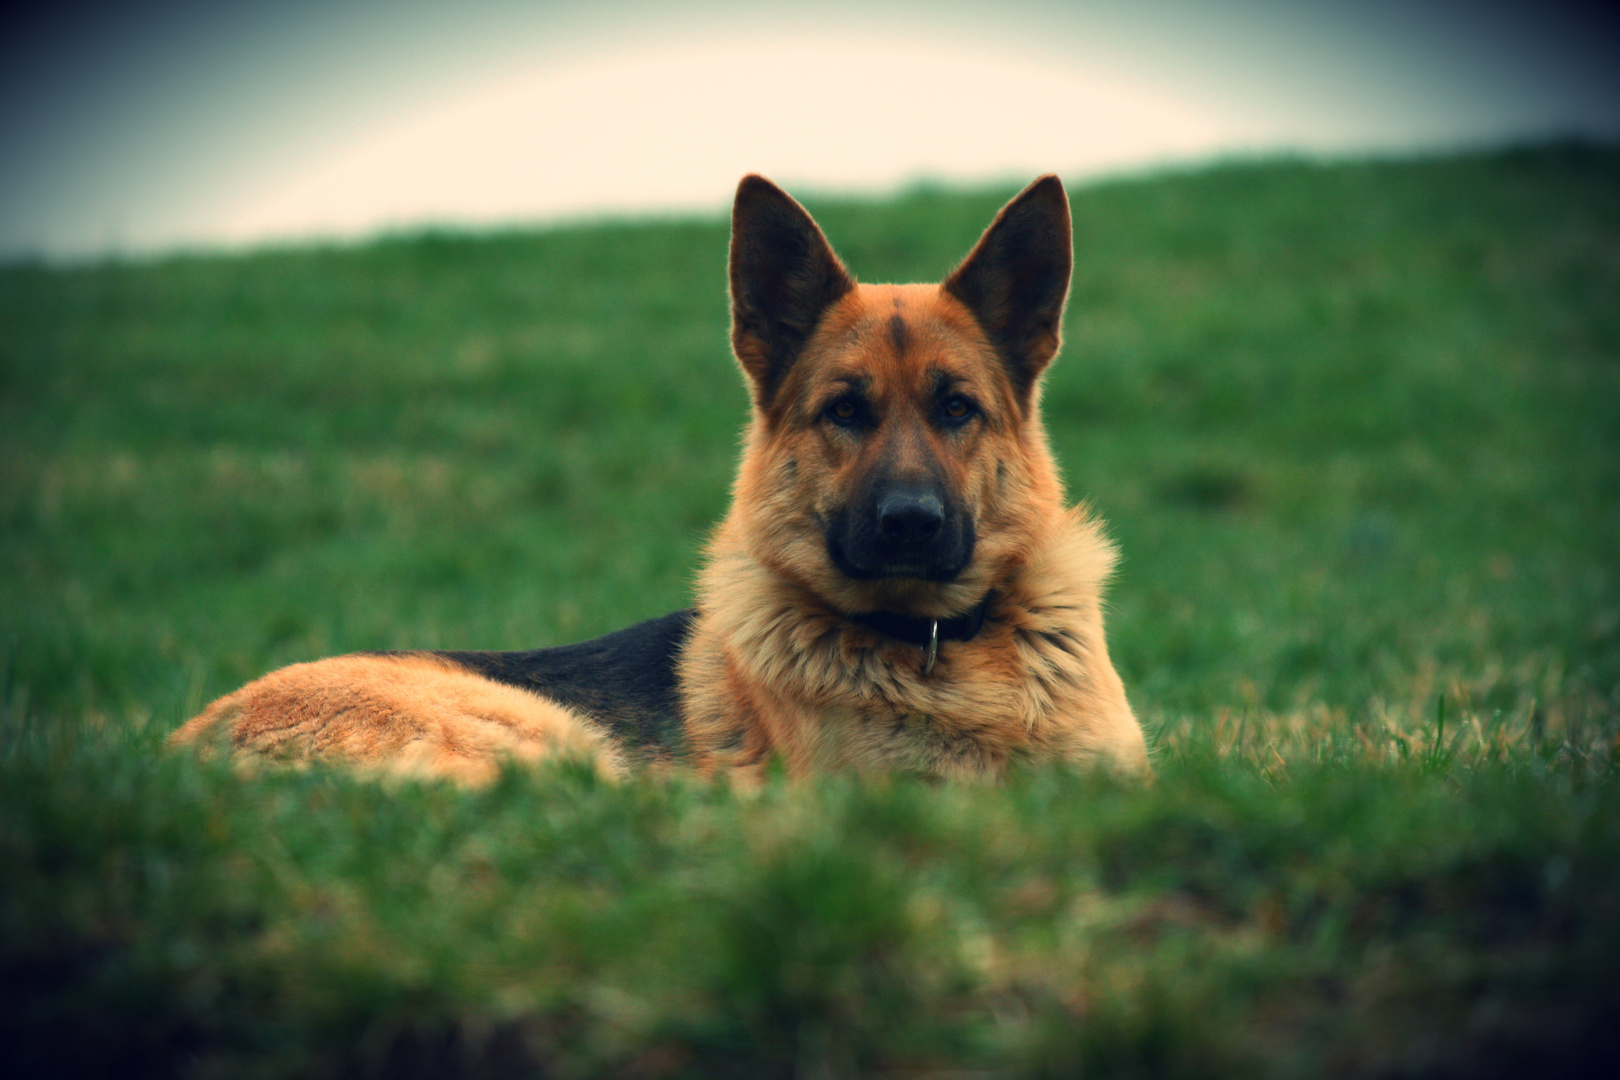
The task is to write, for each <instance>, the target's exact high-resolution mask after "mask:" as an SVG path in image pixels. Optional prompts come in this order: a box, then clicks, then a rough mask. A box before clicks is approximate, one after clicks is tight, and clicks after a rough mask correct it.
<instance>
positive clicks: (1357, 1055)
mask: <svg viewBox="0 0 1620 1080" xmlns="http://www.w3.org/2000/svg"><path fill="white" fill-rule="evenodd" d="M1617 193H1620V152H1617V151H1615V150H1610V149H1593V148H1589V147H1588V148H1583V147H1579V146H1549V147H1541V148H1531V149H1526V150H1520V151H1514V152H1502V153H1495V154H1489V155H1474V156H1466V157H1456V158H1448V159H1440V160H1419V161H1409V162H1372V163H1344V164H1335V165H1332V166H1318V165H1312V164H1306V163H1297V162H1270V163H1255V164H1233V165H1228V166H1222V167H1216V168H1210V169H1207V170H1202V171H1197V172H1192V173H1187V174H1178V175H1165V176H1160V177H1153V178H1147V179H1140V180H1123V181H1117V182H1110V183H1106V184H1101V185H1096V186H1090V187H1085V188H1081V189H1079V190H1076V191H1075V192H1073V198H1074V212H1075V234H1076V236H1075V239H1076V253H1077V259H1078V265H1077V268H1076V277H1075V285H1074V291H1073V296H1072V300H1071V304H1070V314H1069V321H1068V327H1067V335H1068V336H1067V345H1066V347H1065V350H1064V354H1063V356H1062V357H1061V358H1060V359H1059V361H1058V363H1057V365H1056V366H1055V368H1054V369H1053V371H1052V373H1051V376H1050V379H1049V382H1048V385H1047V390H1046V395H1045V405H1046V413H1047V418H1048V424H1049V427H1050V429H1051V433H1052V437H1053V442H1054V445H1055V449H1056V451H1057V453H1058V456H1059V459H1060V461H1061V462H1062V463H1063V465H1064V468H1065V470H1066V477H1067V480H1068V483H1069V487H1070V491H1071V494H1072V495H1073V496H1074V497H1076V498H1082V497H1083V498H1085V499H1087V500H1089V501H1091V502H1092V503H1093V504H1094V505H1095V506H1096V507H1097V508H1098V510H1099V511H1100V512H1101V513H1102V514H1103V515H1104V516H1105V517H1106V518H1107V519H1108V520H1109V522H1110V524H1111V529H1112V532H1113V534H1114V536H1115V538H1116V539H1117V540H1118V541H1119V543H1120V546H1121V548H1122V549H1123V552H1124V563H1123V567H1122V571H1121V573H1120V575H1119V577H1118V579H1117V581H1116V583H1115V586H1114V590H1113V594H1112V604H1111V608H1112V620H1111V625H1110V636H1111V640H1112V646H1113V651H1114V655H1115V659H1116V662H1117V664H1118V666H1119V668H1120V670H1121V674H1122V675H1123V676H1124V677H1125V680H1126V684H1127V687H1128V688H1129V690H1130V692H1131V696H1132V700H1133V702H1134V703H1135V705H1136V707H1137V709H1138V711H1139V713H1140V715H1141V716H1142V718H1143V720H1144V724H1145V726H1146V727H1147V729H1148V731H1149V733H1150V736H1151V737H1152V739H1153V741H1154V743H1155V745H1156V762H1157V767H1158V772H1159V779H1158V781H1157V783H1155V784H1153V785H1151V786H1148V787H1133V786H1122V785H1118V784H1115V783H1113V782H1110V781H1109V780H1107V779H1105V778H1100V777H1085V776H1075V775H1070V774H1067V773H1061V772H1048V771H1034V772H1030V773H1024V774H1019V775H1016V776H1014V777H1013V778H1012V779H1011V780H1010V781H1009V782H1007V783H1006V784H1005V785H1002V786H999V787H993V788H991V787H960V786H957V787H952V786H941V785H929V784H925V783H921V782H918V781H913V780H902V779H896V780H894V781H892V782H884V783H868V784H858V783H856V782H854V781H853V780H850V779H848V778H833V779H831V780H829V781H828V782H826V783H821V784H817V785H814V786H804V787H796V786H792V785H788V784H785V783H777V784H773V785H771V786H769V787H768V788H767V789H766V790H765V791H764V792H762V793H760V794H758V795H756V796H747V797H744V796H738V795H735V794H732V793H730V792H728V791H726V790H724V789H714V788H709V787H705V786H702V785H699V784H695V783H690V782H681V781H657V780H652V779H641V780H637V781H633V782H631V783H627V784H623V785H618V786H610V785H603V784H600V783H597V782H594V781H593V780H592V778H591V777H590V776H588V775H585V774H583V773H581V772H579V771H577V770H574V771H571V770H567V769H562V770H556V771H552V772H548V773H546V774H542V775H538V776H537V775H530V774H519V773H513V774H509V775H507V776H506V777H505V778H504V779H503V780H502V781H501V782H500V783H499V784H497V785H496V786H495V787H493V788H491V789H488V790H484V791H480V792H472V793H469V792H463V791H460V790H456V789H452V788H448V787H441V786H434V785H416V786H395V787H385V786H381V785H377V784H372V783H367V782H363V781H357V780H355V779H352V778H349V777H346V776H344V775H342V774H341V773H337V772H332V771H324V770H314V771H308V772H300V773H267V774H261V775H256V776H252V777H244V776H238V775H235V774H233V773H232V772H231V771H230V770H229V769H228V768H226V767H223V766H219V765H209V764H204V763H199V762H196V761H194V760H191V759H190V758H187V757H184V756H180V755H174V754H171V753H168V752H166V751H165V750H164V749H163V747H162V738H163V736H164V734H165V733H166V732H167V731H168V730H170V729H172V728H173V727H174V726H175V725H176V724H178V723H179V722H180V721H181V720H183V719H184V718H185V717H186V716H188V715H190V713H192V712H193V711H195V710H196V709H197V708H198V707H199V706H200V705H201V704H203V703H204V702H205V701H206V700H208V699H209V698H210V697H212V696H214V695H217V694H220V693H223V692H225V691H226V690H229V689H231V688H233V687H234V686H235V685H237V684H239V683H241V682H242V681H244V680H246V679H248V678H250V677H253V676H255V675H257V674H260V673H262V672H263V671H265V670H266V669H268V668H270V667H273V666H275V665H279V664H283V663H287V662H290V661H296V660H304V659H310V658H314V657H317V656H322V655H326V654H330V653H333V652H341V651H347V650H353V649H386V648H396V647H439V648H499V649H515V648H532V647H535V646H539V645H546V644H556V643H563V642H567V641H572V640H578V639H581V638H584V637H587V636H592V635H595V634H598V633H601V632H604V631H607V630H610V629H614V628H616V627H619V626H622V625H624V624H626V623H628V622H631V621H633V620H636V619H640V618H645V617H650V616H653V615H658V614H662V613H663V612H665V611H668V610H671V609H673V608H676V607H681V606H685V605H686V604H687V603H688V601H689V586H690V582H691V580H692V574H693V570H694V568H695V566H696V560H697V557H698V552H699V549H700V547H701V545H702V542H703V539H704V536H705V533H706V530H707V529H708V528H709V526H710V525H711V524H712V523H713V522H714V521H715V520H717V518H718V517H719V515H720V514H721V513H722V511H723V509H724V506H725V502H726V498H727V490H728V485H729V482H730V476H731V469H732V466H733V458H734V453H735V448H736V443H737V433H738V431H739V429H740V426H741V424H742V421H743V418H744V411H745V407H746V399H745V395H744V392H743V388H742V384H741V381H740V378H739V377H738V375H737V373H736V371H735V370H734V367H733V364H732V361H731V360H730V359H729V356H728V352H727V347H726V308H725V290H724V261H725V228H724V225H723V223H722V222H720V221H717V220H715V221H696V222H665V223H626V224H610V225H599V226H590V227H579V228H568V229H558V230H551V231H545V232H536V233H500V234H492V235H439V234H435V235H422V236H404V237H398V238H390V239H384V240H379V241H376V242H374V243H370V244H367V245H364V246H358V247H341V248H298V249H288V250H275V251H259V252H250V253H246V254H241V255H233V256H196V257H176V258H171V259H164V260H160V261H153V262H138V263H128V264H123V263H109V264H105V265H94V266H86V267H79V268H72V269H52V268H46V267H41V266H30V265H14V266H11V267H8V268H0V649H3V651H4V659H3V672H0V678H3V685H0V693H3V697H0V710H3V717H0V1064H3V1063H4V1062H5V1061H7V1060H8V1059H10V1060H11V1061H13V1062H14V1063H16V1064H21V1065H22V1066H24V1067H25V1068H26V1070H27V1072H26V1075H46V1074H52V1075H61V1074H62V1073H60V1072H58V1071H56V1070H63V1069H70V1070H73V1071H97V1072H101V1073H104V1074H106V1075H114V1074H116V1075H120V1076H174V1075H178V1076H186V1077H213V1076H232V1077H235V1076H263V1077H279V1076H299V1077H320V1076H334V1077H335V1076H351V1075H356V1076H371V1075H377V1076H418V1075H420V1076H502V1077H506V1076H522V1075H534V1076H557V1077H585V1076H643V1077H685V1076H692V1077H699V1076H704V1077H707V1076H735V1077H771V1076H782V1077H787V1076H794V1077H800V1076H802V1077H845V1076H873V1075H880V1076H896V1077H935V1076H938V1077H944V1076H953V1077H955V1076H970V1075H971V1076H1030V1077H1037V1076H1052V1077H1057V1076H1075V1075H1082V1076H1099V1077H1111V1078H1112V1077H1148V1076H1154V1077H1159V1076H1163V1077H1234V1078H1237V1077H1262V1076H1276V1077H1318V1076H1365V1077H1419V1076H1422V1077H1472V1076H1497V1075H1501V1076H1508V1075H1515V1076H1516V1075H1532V1074H1537V1073H1538V1071H1539V1075H1556V1074H1559V1073H1572V1072H1576V1071H1577V1070H1578V1069H1582V1068H1590V1067H1594V1066H1595V1065H1596V1064H1597V1063H1598V1059H1600V1058H1603V1059H1608V1060H1609V1062H1610V1064H1613V1065H1620V975H1617V973H1620V199H1617V197H1616V196H1617ZM1008 194H1009V192H1007V191H989V192H982V193H967V194H963V193H954V192H952V193H947V192H938V191H931V190H921V191H917V192H913V193H911V194H908V195H906V196H904V197H902V198H899V199H896V200H894V201H890V202H885V203H841V202H815V201H812V202H811V208H812V210H813V211H814V212H815V213H816V214H817V216H818V218H819V219H820V220H821V221H822V223H823V225H824V226H825V228H826V229H827V232H828V234H829V236H830V237H831V238H832V240H833V243H834V245H835V246H836V247H837V248H838V249H839V251H840V253H841V254H842V255H843V256H844V257H845V258H846V260H847V261H848V262H849V264H850V265H851V267H852V268H853V269H854V271H855V272H856V273H857V274H859V275H860V276H862V277H863V278H865V279H866V280H873V281H876V280H885V279H914V280H934V279H937V278H938V277H939V276H941V275H942V273H943V272H944V271H945V270H946V269H947V268H948V267H949V266H950V265H951V263H952V262H953V260H955V259H956V258H959V257H960V256H961V255H962V254H963V253H964V252H965V251H966V250H967V248H968V247H969V245H970V244H971V243H972V241H973V239H974V238H975V237H976V235H977V233H978V231H979V230H980V229H981V228H982V227H983V226H984V225H985V224H986V223H987V222H988V220H989V218H990V216H991V215H992V213H993V212H994V210H995V208H996V207H997V206H998V205H999V203H1000V202H1001V200H1002V199H1004V198H1005V197H1006V196H1007V195H1008ZM11 1075H20V1074H19V1073H16V1072H13V1073H11Z"/></svg>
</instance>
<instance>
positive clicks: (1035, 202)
mask: <svg viewBox="0 0 1620 1080" xmlns="http://www.w3.org/2000/svg"><path fill="white" fill-rule="evenodd" d="M1073 264H1074V252H1073V240H1072V239H1071V237H1070V231H1069V199H1068V196H1066V195H1065V194H1064V193H1063V182H1062V181H1061V180H1059V179H1058V178H1057V177H1056V176H1052V175H1047V176H1043V177H1041V178H1040V179H1039V180H1037V181H1035V182H1034V183H1033V184H1031V185H1029V187H1027V188H1025V189H1024V190H1023V191H1021V192H1019V193H1018V194H1017V195H1016V196H1015V197H1014V198H1013V200H1012V201H1011V202H1009V203H1008V204H1007V205H1006V206H1004V207H1002V208H1001V213H999V214H997V215H996V220H995V221H993V222H991V223H990V227H989V228H988V229H986V230H985V231H984V235H983V236H981V237H980V238H979V242H978V244H976V245H975V246H974V248H973V250H972V251H971V252H969V253H968V257H967V258H966V259H963V260H962V265H961V266H958V267H957V268H956V270H955V271H954V272H953V273H952V274H951V276H950V277H949V278H947V279H946V280H945V286H944V287H945V291H946V292H948V293H950V294H951V295H952V296H954V297H956V298H957V299H958V300H960V301H961V302H962V303H963V304H965V305H966V306H967V308H968V310H969V311H971V312H973V315H974V317H975V318H977V319H978V320H979V325H980V326H982V327H984V332H985V334H986V335H988V336H989V338H990V342H991V344H992V345H994V346H995V347H996V352H997V353H999V354H1000V355H1001V360H1002V362H1003V363H1004V364H1006V365H1007V373H1008V375H1009V376H1010V377H1011V378H1012V384H1013V391H1014V392H1015V393H1016V394H1017V396H1018V403H1019V406H1020V407H1024V408H1027V407H1028V404H1029V400H1030V390H1031V388H1032V387H1034V385H1035V380H1036V379H1038V378H1040V375H1041V372H1042V371H1044V370H1046V365H1047V364H1049V363H1051V362H1052V357H1054V356H1056V355H1057V350H1058V343H1059V338H1060V333H1061V330H1062V323H1063V301H1064V298H1065V297H1067V296H1068V293H1069V271H1070V269H1071V268H1072V266H1073Z"/></svg>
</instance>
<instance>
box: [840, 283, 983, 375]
mask: <svg viewBox="0 0 1620 1080" xmlns="http://www.w3.org/2000/svg"><path fill="white" fill-rule="evenodd" d="M822 330H823V331H824V335H825V336H824V338H823V341H824V343H825V346H826V347H825V349H823V350H818V351H820V352H821V353H822V358H823V360H824V364H823V365H822V366H823V373H824V374H825V375H827V376H829V377H834V378H836V377H837V376H838V371H837V370H836V369H838V368H840V367H842V366H843V365H845V364H856V365H858V366H859V367H860V368H861V369H862V372H863V374H864V375H865V376H866V377H867V379H869V380H871V381H872V382H874V383H876V384H879V385H877V386H874V387H873V388H874V389H881V388H882V386H883V384H887V385H888V386H892V387H893V388H895V389H900V388H902V387H903V386H904V385H905V384H908V383H910V382H913V381H915V380H917V379H918V378H921V377H923V376H928V377H933V376H935V375H937V374H938V373H939V372H941V371H942V370H943V371H947V372H949V373H951V374H953V375H957V376H958V377H962V378H967V377H970V376H971V375H972V374H973V373H975V372H982V371H983V370H984V366H983V365H982V364H980V363H976V360H978V359H979V357H980V355H981V353H982V351H983V348H984V337H983V334H982V332H981V331H980V330H979V328H978V324H977V323H975V322H974V320H973V316H972V315H971V314H969V312H968V310H967V309H966V308H965V307H964V306H963V305H962V304H961V303H960V302H958V301H957V300H956V299H955V298H954V297H952V296H950V295H949V294H947V293H945V292H944V291H943V290H942V289H941V288H940V287H939V286H938V285H857V286H856V288H855V289H854V290H853V291H852V292H851V293H850V294H849V295H847V296H846V297H844V298H843V299H842V300H841V301H840V302H839V303H838V304H837V305H836V306H835V309H834V310H832V311H829V312H828V313H827V317H826V319H825V321H824V324H823V327H822ZM818 336H819V335H818Z"/></svg>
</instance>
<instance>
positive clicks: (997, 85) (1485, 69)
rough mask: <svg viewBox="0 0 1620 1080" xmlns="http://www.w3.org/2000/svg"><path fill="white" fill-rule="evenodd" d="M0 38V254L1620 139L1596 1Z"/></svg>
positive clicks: (293, 19) (501, 4)
mask: <svg viewBox="0 0 1620 1080" xmlns="http://www.w3.org/2000/svg"><path fill="white" fill-rule="evenodd" d="M5 18H7V19H10V20H12V21H11V23H9V24H7V25H5V26H0V259H6V260H10V259H15V258H18V257H24V256H28V255H45V256H47V257H52V258H80V257H86V256H90V257H95V256H101V255H108V254H114V255H131V254H133V255H139V254H146V253H153V252H162V251H168V250H174V249H181V248H205V249H211V248H219V247H240V246H243V245H252V244H258V243H263V242H285V241H297V240H301V239H310V238H323V239H328V238H350V237H359V236H365V235H368V234H372V233H375V232H377V231H379V230H386V229H401V228H413V227H423V226H427V225H441V226H452V227H455V226H470V227H494V226H500V225H505V224H531V223H543V222H547V221H556V220H562V219H568V218H576V217H580V216H622V215H625V214H638V213H670V212H674V213H692V212H702V213H708V212H718V211H720V210H721V209H722V208H723V207H724V206H725V204H726V202H727V201H728V199H729V197H730V195H731V192H732V189H733V187H734V185H735V183H736V180H737V178H738V177H739V176H740V175H741V174H742V173H744V172H748V171H758V172H764V173H766V174H767V175H769V176H772V177H773V178H774V179H776V180H778V181H779V182H781V183H783V184H785V185H787V186H788V187H789V188H790V189H791V190H795V191H799V192H803V191H811V192H816V193H834V192H850V193H857V192H884V191H892V190H895V189H897V188H900V187H903V186H905V185H906V184H909V183H915V182H918V181H921V180H927V181H930V182H935V183H956V184H967V183H987V182H1002V181H1007V182H1015V181H1022V180H1026V179H1028V178H1030V177H1032V176H1033V175H1035V174H1037V173H1040V172H1047V171H1057V172H1060V173H1062V174H1063V175H1064V176H1065V177H1068V178H1070V179H1072V180H1084V179H1085V178H1087V177H1093V176H1097V175H1102V174H1109V173H1118V172H1130V171H1137V170H1146V169H1151V168H1154V167H1160V166H1164V165H1167V164H1183V163H1196V162H1200V161H1204V160H1208V159H1211V158H1215V157H1220V156H1225V155H1234V154H1244V155H1247V154H1267V153H1283V152H1293V153H1308V154H1316V155H1327V156H1341V155H1349V154H1360V153H1408V152H1414V151H1416V152H1422V151H1428V150H1444V149H1451V148H1456V147H1470V146H1481V145H1491V144H1497V143H1502V142H1506V141H1520V140H1526V139H1534V138H1545V137H1550V136H1561V135H1571V134H1576V135H1586V136H1589V137H1597V138H1604V139H1608V140H1615V139H1620V35H1617V34H1616V32H1615V31H1616V23H1615V20H1614V19H1613V17H1612V16H1609V15H1606V14H1600V13H1598V11H1597V10H1596V9H1595V8H1587V7H1583V6H1581V5H1575V4H1568V3H1550V4H1549V3H1543V4H1539V5H1532V4H1524V3H1511V2H1506V0H1478V2H1476V3H1462V2H1459V0H1408V2H1406V3H1397V2H1393V0H1359V2H1349V0H1292V2H1282V0H1205V2H1202V3H1198V2H1194V0H1137V2H1135V3H1131V4H1123V3H1114V4H1100V3H1089V2H1086V0H1076V2H1072V3H1056V2H1050V0H1048V2H1037V0H998V2H995V3H977V2H966V0H964V2H956V3H950V2H946V3H941V2H935V3H912V2H898V3H889V4H878V3H872V2H868V3H864V4H853V3H844V2H841V0H823V2H821V3H817V4H794V3H780V4H775V5H765V4H762V3H760V2H758V0H754V2H751V3H739V2H735V0H686V2H684V3H679V4H676V3H668V2H662V3H661V2H655V0H598V2H596V3H593V4H591V5H589V6H588V7H585V6H582V5H578V4H556V3H544V2H530V3H519V2H517V0H465V2H463V3H461V4H456V5H448V4H429V3H424V2H420V0H394V2H392V3H388V2H384V0H327V2H325V3H316V2H313V0H283V2H282V3H274V4H264V3H235V4H230V3H222V2H214V3H201V2H198V0H148V2H146V3H142V4H135V3H105V2H103V3H94V2H85V0H59V3H58V5H56V6H53V7H52V8H50V9H48V10H47V11H44V12H43V13H40V14H36V15H34V16H33V17H32V19H31V21H17V20H18V16H5Z"/></svg>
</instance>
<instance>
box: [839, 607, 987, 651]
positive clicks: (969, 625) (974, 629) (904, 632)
mask: <svg viewBox="0 0 1620 1080" xmlns="http://www.w3.org/2000/svg"><path fill="white" fill-rule="evenodd" d="M995 595H996V594H995V593H987V594H986V595H985V598H984V599H983V600H981V601H979V603H978V604H977V605H976V606H974V607H972V608H969V609H968V610H967V611H966V612H964V613H962V614H961V615H958V616H956V618H954V619H928V618H920V617H918V616H916V615H899V614H896V613H895V612H892V611H871V612H867V613H865V614H862V615H850V616H849V617H848V618H849V621H850V622H854V623H860V624H861V625H862V626H864V627H866V628H867V629H868V630H876V631H877V632H878V633H880V634H882V635H883V636H885V637H892V638H894V639H895V640H897V641H904V642H906V643H907V644H909V645H915V646H917V647H918V648H919V649H927V648H928V647H929V644H930V643H932V642H938V641H972V640H973V639H974V638H975V637H977V636H978V634H979V630H980V629H981V628H983V626H984V617H985V613H986V612H988V611H989V610H990V602H991V601H992V600H994V599H995ZM936 625H937V626H938V628H939V630H938V634H937V635H936V633H935V629H934V628H935V626H936Z"/></svg>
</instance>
